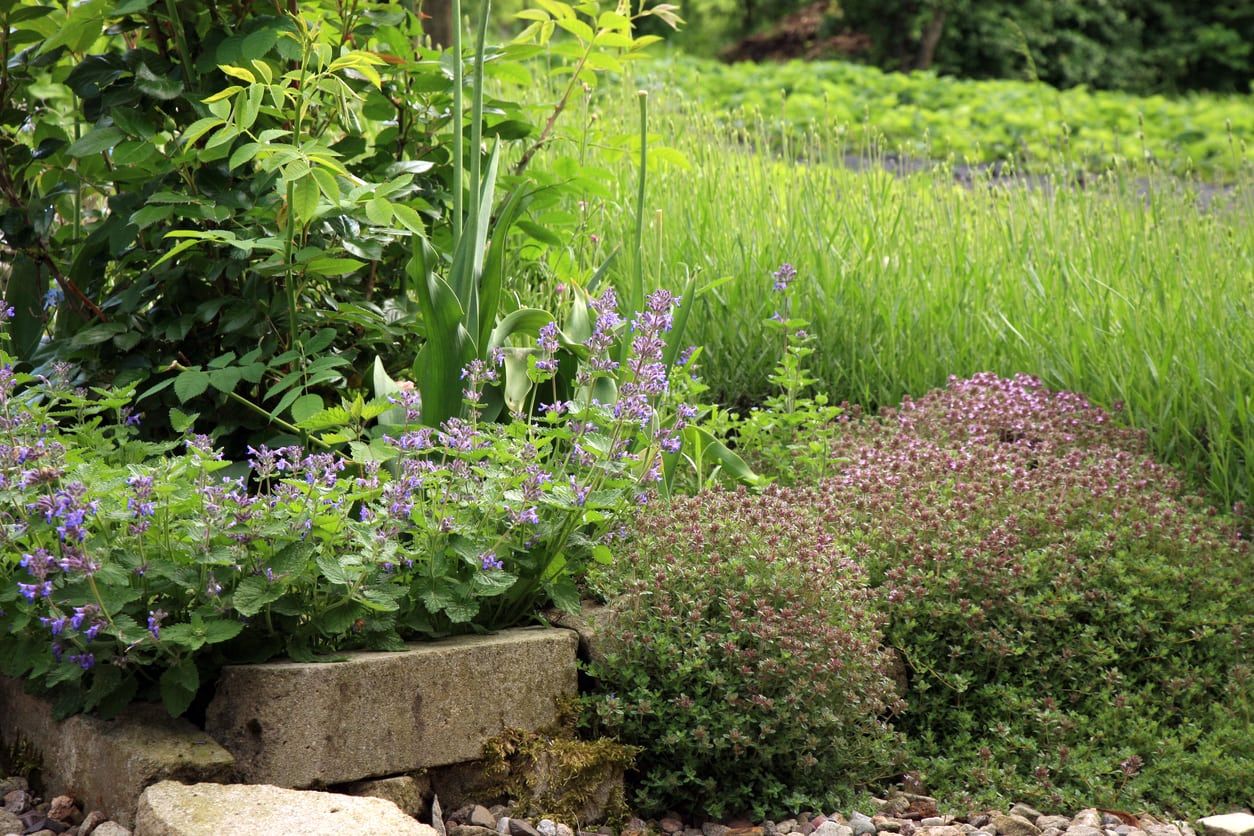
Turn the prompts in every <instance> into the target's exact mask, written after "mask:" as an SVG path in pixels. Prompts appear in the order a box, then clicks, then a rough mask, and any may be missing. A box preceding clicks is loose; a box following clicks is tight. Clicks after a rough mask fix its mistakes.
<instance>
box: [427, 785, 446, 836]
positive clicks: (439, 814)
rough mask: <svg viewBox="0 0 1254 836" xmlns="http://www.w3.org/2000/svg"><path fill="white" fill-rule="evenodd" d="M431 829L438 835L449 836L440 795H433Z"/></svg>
mask: <svg viewBox="0 0 1254 836" xmlns="http://www.w3.org/2000/svg"><path fill="white" fill-rule="evenodd" d="M431 829H432V830H434V831H435V833H436V836H448V831H447V829H446V828H445V827H444V812H443V811H442V810H440V796H438V795H433V796H431Z"/></svg>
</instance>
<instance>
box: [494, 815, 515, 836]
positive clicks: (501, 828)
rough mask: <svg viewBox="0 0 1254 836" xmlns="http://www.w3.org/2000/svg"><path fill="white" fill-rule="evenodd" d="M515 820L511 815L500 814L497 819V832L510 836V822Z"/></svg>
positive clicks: (503, 835) (502, 835)
mask: <svg viewBox="0 0 1254 836" xmlns="http://www.w3.org/2000/svg"><path fill="white" fill-rule="evenodd" d="M511 821H513V819H511V818H510V817H509V816H498V817H497V820H496V832H497V833H500V834H501V836H510V830H509V823H510V822H511Z"/></svg>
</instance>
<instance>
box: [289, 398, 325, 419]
mask: <svg viewBox="0 0 1254 836" xmlns="http://www.w3.org/2000/svg"><path fill="white" fill-rule="evenodd" d="M324 408H325V404H323V402H322V398H321V397H320V396H318V395H301V396H300V397H299V398H297V399H296V400H294V401H292V406H291V413H292V420H294V421H295V422H296V423H297V424H298V425H299V424H300V422H302V421H307V420H309V419H310V418H312V417H313V416H314V415H317V414H318V413H319V412H321V411H322V410H323V409H324Z"/></svg>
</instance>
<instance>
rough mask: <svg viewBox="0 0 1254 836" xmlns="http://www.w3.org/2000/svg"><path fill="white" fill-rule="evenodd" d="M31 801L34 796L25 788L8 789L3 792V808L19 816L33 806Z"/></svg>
mask: <svg viewBox="0 0 1254 836" xmlns="http://www.w3.org/2000/svg"><path fill="white" fill-rule="evenodd" d="M33 801H34V796H32V795H31V794H30V793H29V792H27V791H26V790H9V791H8V792H7V793H5V794H4V809H5V812H7V813H13V814H14V815H16V816H20V815H22V813H25V812H26V811H27V810H29V809H30V808H31V807H32V806H33V804H32V802H33Z"/></svg>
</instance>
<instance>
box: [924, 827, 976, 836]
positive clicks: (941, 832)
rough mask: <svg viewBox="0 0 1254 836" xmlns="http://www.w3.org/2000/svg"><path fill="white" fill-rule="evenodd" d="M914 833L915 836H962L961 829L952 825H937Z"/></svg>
mask: <svg viewBox="0 0 1254 836" xmlns="http://www.w3.org/2000/svg"><path fill="white" fill-rule="evenodd" d="M914 832H915V836H964V834H963V832H962V828H961V827H958V826H956V825H952V824H938V825H930V826H927V827H920V828H919V829H918V830H916V831H914Z"/></svg>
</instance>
